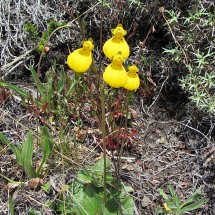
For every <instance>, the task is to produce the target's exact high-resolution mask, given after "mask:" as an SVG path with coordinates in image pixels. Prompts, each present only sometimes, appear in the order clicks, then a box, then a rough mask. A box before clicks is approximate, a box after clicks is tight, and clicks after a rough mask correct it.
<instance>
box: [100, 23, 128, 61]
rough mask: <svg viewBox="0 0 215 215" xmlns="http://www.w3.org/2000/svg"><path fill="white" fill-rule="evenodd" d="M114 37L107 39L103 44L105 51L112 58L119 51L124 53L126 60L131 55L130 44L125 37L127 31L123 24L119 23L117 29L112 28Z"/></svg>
mask: <svg viewBox="0 0 215 215" xmlns="http://www.w3.org/2000/svg"><path fill="white" fill-rule="evenodd" d="M111 32H112V34H113V37H112V38H110V39H109V40H107V41H106V42H105V44H104V46H103V51H104V54H105V55H106V57H108V58H109V59H111V60H112V58H113V56H115V55H116V54H117V53H118V52H119V51H120V52H121V53H122V56H123V58H124V60H126V59H127V58H128V56H129V52H130V51H129V46H128V44H127V42H126V41H125V39H124V35H126V34H127V31H126V30H124V29H123V26H122V25H121V24H118V25H117V27H116V28H115V29H112V30H111Z"/></svg>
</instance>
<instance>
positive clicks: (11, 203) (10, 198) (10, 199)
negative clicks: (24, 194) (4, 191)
mask: <svg viewBox="0 0 215 215" xmlns="http://www.w3.org/2000/svg"><path fill="white" fill-rule="evenodd" d="M9 209H10V213H11V215H14V214H15V213H14V205H13V199H12V196H11V195H10V194H9Z"/></svg>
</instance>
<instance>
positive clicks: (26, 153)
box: [21, 130, 36, 178]
mask: <svg viewBox="0 0 215 215" xmlns="http://www.w3.org/2000/svg"><path fill="white" fill-rule="evenodd" d="M33 150H34V143H33V133H32V131H31V130H30V131H29V132H28V134H27V138H26V141H25V142H24V144H23V145H22V148H21V163H22V166H23V167H24V170H25V173H26V174H27V176H28V178H33V177H35V176H36V173H35V171H34V169H33V164H32V159H33Z"/></svg>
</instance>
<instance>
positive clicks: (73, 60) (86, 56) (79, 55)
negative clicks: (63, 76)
mask: <svg viewBox="0 0 215 215" xmlns="http://www.w3.org/2000/svg"><path fill="white" fill-rule="evenodd" d="M82 44H83V47H82V48H80V49H77V50H75V51H73V52H72V53H70V54H69V56H68V57H67V64H68V66H69V67H70V68H71V69H72V70H74V71H75V72H80V73H83V72H86V71H87V70H88V69H89V68H90V65H91V64H92V50H93V48H94V45H93V41H92V39H89V40H87V41H83V42H82Z"/></svg>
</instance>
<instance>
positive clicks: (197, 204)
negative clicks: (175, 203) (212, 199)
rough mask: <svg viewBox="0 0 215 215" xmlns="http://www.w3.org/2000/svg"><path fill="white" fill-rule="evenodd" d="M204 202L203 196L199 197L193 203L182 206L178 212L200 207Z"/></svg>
mask: <svg viewBox="0 0 215 215" xmlns="http://www.w3.org/2000/svg"><path fill="white" fill-rule="evenodd" d="M204 202H205V198H201V199H200V200H199V201H197V202H195V203H193V204H190V205H188V206H186V207H183V208H182V209H181V210H180V212H181V213H183V212H186V211H192V210H195V209H197V208H199V207H201V206H202V205H203V204H204Z"/></svg>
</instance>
